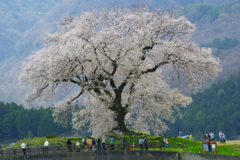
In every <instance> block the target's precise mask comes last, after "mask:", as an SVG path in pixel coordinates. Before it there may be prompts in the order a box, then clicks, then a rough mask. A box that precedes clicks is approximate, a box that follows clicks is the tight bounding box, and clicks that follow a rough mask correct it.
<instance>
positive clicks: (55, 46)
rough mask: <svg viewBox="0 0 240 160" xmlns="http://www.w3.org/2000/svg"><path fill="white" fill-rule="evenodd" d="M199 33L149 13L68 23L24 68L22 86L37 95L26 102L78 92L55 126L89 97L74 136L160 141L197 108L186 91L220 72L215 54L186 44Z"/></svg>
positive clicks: (177, 19) (179, 20) (168, 16)
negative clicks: (179, 114)
mask: <svg viewBox="0 0 240 160" xmlns="http://www.w3.org/2000/svg"><path fill="white" fill-rule="evenodd" d="M194 30H195V26H194V25H193V24H191V23H190V22H189V21H188V20H187V19H186V18H184V17H182V16H178V15H175V14H173V13H167V12H162V11H160V10H158V9H156V10H150V9H148V8H147V7H145V6H139V7H135V8H121V7H112V8H110V9H103V10H101V11H97V10H92V11H90V12H85V13H82V14H81V15H80V16H78V17H68V18H65V19H63V20H62V21H61V22H60V24H59V32H57V33H53V34H48V35H46V37H45V38H44V43H45V45H46V46H45V48H43V49H41V50H39V51H37V52H36V53H35V54H34V55H31V56H29V57H28V59H29V60H28V62H25V63H24V64H23V67H22V73H21V75H20V77H19V79H20V82H22V83H30V84H31V86H32V87H33V88H34V90H33V91H32V92H31V93H30V94H28V95H27V96H26V102H27V103H30V102H32V101H34V100H35V99H37V98H46V99H49V98H50V99H51V98H54V97H55V96H56V94H57V93H59V92H60V91H61V89H65V90H68V89H71V88H73V86H74V88H75V91H76V93H75V94H70V95H68V96H66V98H65V99H63V100H61V101H59V102H57V103H56V104H54V116H55V118H56V121H58V122H62V123H64V117H65V116H67V115H68V114H69V113H70V112H71V110H72V109H71V106H72V105H71V104H72V102H73V101H75V100H77V99H79V98H81V97H84V100H83V106H84V107H83V108H81V110H80V111H78V112H74V113H73V119H72V123H73V126H74V128H76V129H80V128H81V127H83V126H84V125H86V124H88V125H89V129H90V131H92V132H93V134H94V135H103V134H107V133H109V132H112V131H116V132H125V131H128V130H129V129H130V128H133V129H135V130H136V131H144V132H150V131H151V132H152V133H155V134H157V135H158V134H161V133H163V132H164V131H166V130H167V129H168V127H167V126H166V124H165V123H164V122H163V120H168V121H171V120H172V114H173V112H174V111H179V106H182V107H186V106H187V105H188V104H190V103H191V102H192V99H191V98H190V97H187V96H184V95H183V94H182V91H194V90H196V89H197V88H199V87H201V84H202V82H204V81H205V80H207V79H208V78H211V77H215V76H217V75H218V73H219V72H220V71H221V66H220V62H219V60H218V59H217V58H215V57H213V56H212V54H211V49H207V48H200V47H199V46H198V45H196V44H194V43H190V42H188V40H189V38H190V36H191V33H192V32H193V31H194ZM170 84H173V85H170ZM174 84H175V85H174ZM174 86H177V87H174ZM180 89H181V90H180ZM183 89H184V90H183Z"/></svg>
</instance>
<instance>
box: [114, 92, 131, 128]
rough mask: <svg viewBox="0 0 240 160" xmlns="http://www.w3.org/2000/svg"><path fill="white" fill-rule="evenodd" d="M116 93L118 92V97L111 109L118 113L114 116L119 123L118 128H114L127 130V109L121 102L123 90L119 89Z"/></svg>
mask: <svg viewBox="0 0 240 160" xmlns="http://www.w3.org/2000/svg"><path fill="white" fill-rule="evenodd" d="M115 93H116V97H115V100H114V104H113V107H112V108H111V110H112V111H114V112H115V114H116V117H115V118H114V120H115V121H116V122H117V123H118V126H117V127H116V128H114V129H113V130H118V131H121V132H127V131H128V129H127V127H126V124H125V116H126V114H127V110H126V108H124V107H123V106H122V104H121V100H122V97H121V95H122V92H119V90H118V92H115Z"/></svg>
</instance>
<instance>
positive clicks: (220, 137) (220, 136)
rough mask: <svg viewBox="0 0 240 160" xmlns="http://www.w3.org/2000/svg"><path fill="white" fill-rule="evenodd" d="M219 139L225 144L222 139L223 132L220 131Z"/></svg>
mask: <svg viewBox="0 0 240 160" xmlns="http://www.w3.org/2000/svg"><path fill="white" fill-rule="evenodd" d="M218 136H219V139H220V143H223V139H222V131H220V132H219V133H218Z"/></svg>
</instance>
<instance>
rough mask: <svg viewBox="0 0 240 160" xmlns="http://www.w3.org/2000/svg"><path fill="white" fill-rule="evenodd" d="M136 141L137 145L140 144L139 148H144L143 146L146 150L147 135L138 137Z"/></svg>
mask: <svg viewBox="0 0 240 160" xmlns="http://www.w3.org/2000/svg"><path fill="white" fill-rule="evenodd" d="M138 142H139V146H140V149H141V150H143V149H144V148H145V149H146V150H148V139H147V137H144V138H140V139H139V140H138Z"/></svg>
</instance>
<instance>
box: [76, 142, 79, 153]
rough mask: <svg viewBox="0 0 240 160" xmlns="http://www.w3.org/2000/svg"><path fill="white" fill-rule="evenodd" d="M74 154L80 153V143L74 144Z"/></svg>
mask: <svg viewBox="0 0 240 160" xmlns="http://www.w3.org/2000/svg"><path fill="white" fill-rule="evenodd" d="M75 150H76V152H80V143H79V142H78V141H77V143H76V149H75Z"/></svg>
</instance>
